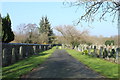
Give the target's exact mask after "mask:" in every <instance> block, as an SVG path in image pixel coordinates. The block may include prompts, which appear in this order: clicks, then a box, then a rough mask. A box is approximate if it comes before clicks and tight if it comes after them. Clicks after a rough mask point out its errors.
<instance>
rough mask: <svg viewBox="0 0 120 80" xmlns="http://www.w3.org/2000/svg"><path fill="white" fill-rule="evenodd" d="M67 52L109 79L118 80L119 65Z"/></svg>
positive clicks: (75, 52) (78, 53)
mask: <svg viewBox="0 0 120 80" xmlns="http://www.w3.org/2000/svg"><path fill="white" fill-rule="evenodd" d="M66 50H67V52H68V53H69V54H70V55H72V56H73V57H74V58H76V59H77V60H78V61H80V62H82V63H84V64H85V65H87V66H88V67H89V68H91V69H92V70H94V71H96V72H98V73H100V74H101V75H103V76H105V77H107V78H118V64H115V63H112V62H108V61H106V60H103V59H100V58H95V57H90V56H88V55H82V54H81V52H78V51H75V50H70V49H66Z"/></svg>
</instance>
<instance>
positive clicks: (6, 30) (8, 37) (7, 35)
mask: <svg viewBox="0 0 120 80" xmlns="http://www.w3.org/2000/svg"><path fill="white" fill-rule="evenodd" d="M13 40H14V33H13V31H12V29H11V20H10V16H9V14H7V16H6V17H3V18H2V42H4V43H9V42H11V41H13Z"/></svg>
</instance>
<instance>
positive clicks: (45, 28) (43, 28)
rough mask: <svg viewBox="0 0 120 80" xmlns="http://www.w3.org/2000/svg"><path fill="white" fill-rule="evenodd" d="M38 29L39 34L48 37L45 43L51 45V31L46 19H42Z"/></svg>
mask: <svg viewBox="0 0 120 80" xmlns="http://www.w3.org/2000/svg"><path fill="white" fill-rule="evenodd" d="M39 25H40V28H39V32H40V34H43V33H45V34H47V36H48V41H47V42H46V43H48V44H51V43H52V42H53V39H54V38H53V36H54V34H53V30H52V29H51V24H50V22H49V21H48V18H47V17H42V19H41V21H40V24H39Z"/></svg>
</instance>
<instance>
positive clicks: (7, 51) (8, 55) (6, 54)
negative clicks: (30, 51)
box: [3, 46, 12, 66]
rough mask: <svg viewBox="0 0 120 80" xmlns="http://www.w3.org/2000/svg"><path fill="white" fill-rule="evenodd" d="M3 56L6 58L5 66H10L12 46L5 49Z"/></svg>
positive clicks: (4, 59) (4, 60)
mask: <svg viewBox="0 0 120 80" xmlns="http://www.w3.org/2000/svg"><path fill="white" fill-rule="evenodd" d="M3 56H4V57H3V64H4V66H8V65H10V64H11V60H12V50H11V47H10V46H9V47H7V48H5V49H4V51H3Z"/></svg>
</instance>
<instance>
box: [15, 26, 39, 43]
mask: <svg viewBox="0 0 120 80" xmlns="http://www.w3.org/2000/svg"><path fill="white" fill-rule="evenodd" d="M17 30H18V31H17V32H15V35H16V36H15V41H16V42H19V43H37V38H38V36H39V31H38V28H37V25H36V24H27V25H26V24H20V25H19V26H18V29H17Z"/></svg>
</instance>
